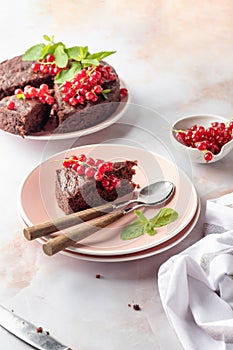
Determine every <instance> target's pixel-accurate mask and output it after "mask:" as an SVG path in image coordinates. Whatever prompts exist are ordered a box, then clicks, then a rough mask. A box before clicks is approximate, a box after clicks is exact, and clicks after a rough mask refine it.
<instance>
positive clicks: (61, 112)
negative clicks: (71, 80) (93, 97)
mask: <svg viewBox="0 0 233 350" xmlns="http://www.w3.org/2000/svg"><path fill="white" fill-rule="evenodd" d="M111 68H112V67H111ZM112 72H113V73H115V74H116V72H115V70H114V69H113V68H112ZM116 76H117V74H116ZM102 88H103V90H110V91H109V92H108V94H107V98H104V96H103V95H101V94H100V95H99V97H98V101H97V102H92V101H87V100H85V103H84V104H79V105H78V106H71V105H70V104H69V103H67V102H65V101H63V99H62V93H61V89H60V86H59V85H56V84H55V86H54V91H55V99H56V101H57V104H56V106H55V108H53V110H52V111H53V114H56V115H57V123H58V127H57V128H56V132H57V133H65V132H72V131H77V130H82V129H86V128H89V127H91V126H93V125H96V124H99V123H101V122H102V121H104V120H105V119H107V118H108V117H109V116H110V115H111V114H112V113H113V112H114V111H115V110H116V109H117V107H118V106H119V101H120V81H119V78H118V76H117V79H116V80H115V81H108V82H105V83H104V84H103V86H102Z"/></svg>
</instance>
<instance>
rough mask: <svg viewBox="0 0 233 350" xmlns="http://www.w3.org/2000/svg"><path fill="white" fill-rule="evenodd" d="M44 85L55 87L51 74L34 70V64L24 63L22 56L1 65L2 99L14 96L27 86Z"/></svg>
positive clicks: (0, 86)
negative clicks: (18, 89)
mask: <svg viewBox="0 0 233 350" xmlns="http://www.w3.org/2000/svg"><path fill="white" fill-rule="evenodd" d="M42 83H45V84H48V86H49V87H52V85H53V79H52V77H51V76H50V75H49V74H42V73H40V72H34V71H33V70H32V62H30V61H23V60H22V56H16V57H14V58H11V59H9V60H6V61H4V62H2V63H0V99H2V98H3V97H5V96H10V95H14V91H15V89H17V88H20V89H22V88H24V87H25V86H26V85H32V86H34V87H39V86H40V85H41V84H42Z"/></svg>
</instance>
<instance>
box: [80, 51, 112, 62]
mask: <svg viewBox="0 0 233 350" xmlns="http://www.w3.org/2000/svg"><path fill="white" fill-rule="evenodd" d="M114 53H116V51H100V52H96V53H93V54H90V55H88V56H87V59H97V60H98V61H101V60H103V59H104V58H105V57H108V56H110V55H113V54H114Z"/></svg>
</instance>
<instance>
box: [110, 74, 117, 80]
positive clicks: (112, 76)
mask: <svg viewBox="0 0 233 350" xmlns="http://www.w3.org/2000/svg"><path fill="white" fill-rule="evenodd" d="M109 79H110V80H111V81H115V80H116V79H117V75H116V74H115V73H111V74H110V75H109Z"/></svg>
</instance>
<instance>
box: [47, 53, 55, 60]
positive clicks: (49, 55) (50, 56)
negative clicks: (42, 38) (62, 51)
mask: <svg viewBox="0 0 233 350" xmlns="http://www.w3.org/2000/svg"><path fill="white" fill-rule="evenodd" d="M46 61H47V62H54V56H53V55H51V54H48V55H47V56H46Z"/></svg>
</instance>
